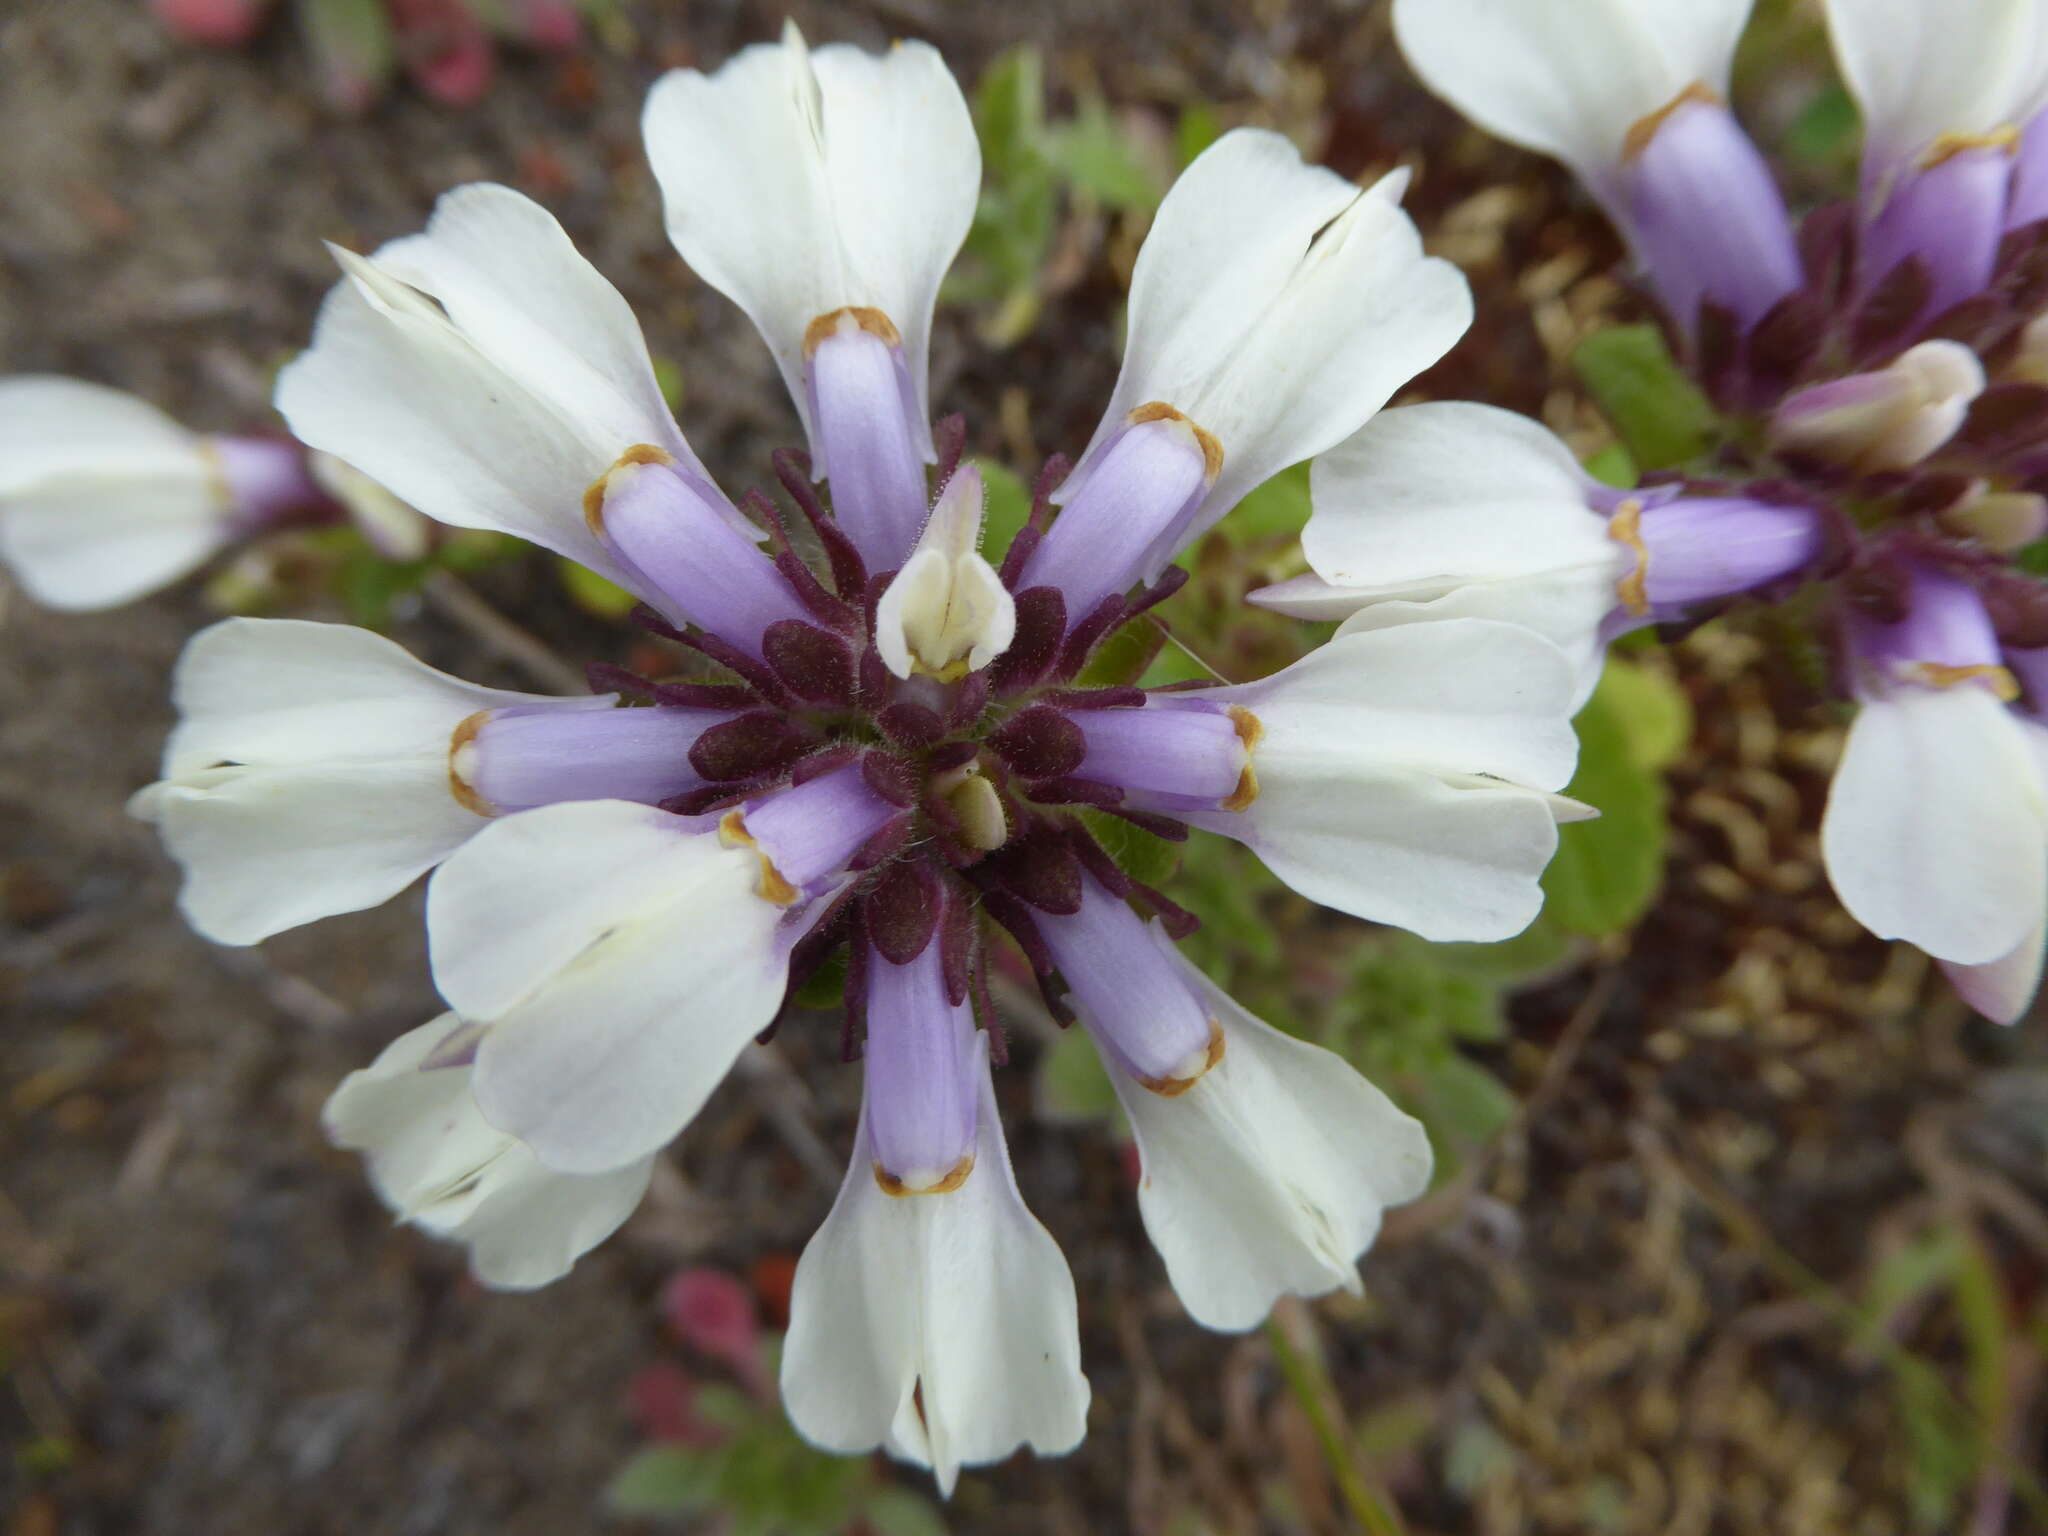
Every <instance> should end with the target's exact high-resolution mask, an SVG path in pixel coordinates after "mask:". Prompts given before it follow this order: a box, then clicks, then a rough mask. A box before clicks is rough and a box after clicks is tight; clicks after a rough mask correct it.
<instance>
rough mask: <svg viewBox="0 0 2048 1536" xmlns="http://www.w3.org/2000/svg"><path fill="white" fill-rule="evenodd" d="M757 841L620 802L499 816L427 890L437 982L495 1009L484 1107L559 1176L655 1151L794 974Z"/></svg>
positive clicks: (456, 1002)
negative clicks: (758, 886)
mask: <svg viewBox="0 0 2048 1536" xmlns="http://www.w3.org/2000/svg"><path fill="white" fill-rule="evenodd" d="M759 869H760V861H759V856H758V855H757V854H755V853H754V852H753V851H752V850H750V849H746V848H728V847H725V846H723V845H722V844H721V842H720V840H719V838H718V837H717V835H716V834H706V833H701V832H693V831H691V830H689V829H688V824H686V823H685V822H684V821H683V820H682V818H680V817H676V816H671V815H669V814H667V813H666V812H663V811H657V810H653V809H651V808H649V807H647V806H643V805H632V804H628V803H627V802H625V801H621V800H586V801H580V802H573V803H567V804H561V805H550V806H544V807H542V808H540V809H539V810H533V811H523V812H521V813H520V814H518V815H516V816H507V817H504V818H502V819H501V820H498V821H494V822H492V823H491V824H490V825H489V826H487V827H485V828H484V830H483V831H482V832H480V833H479V834H477V836H476V837H474V838H472V839H471V840H470V841H469V843H468V844H466V845H465V846H464V847H463V848H462V849H461V851H460V852H459V853H458V854H456V856H455V857H453V858H451V859H449V860H448V862H447V863H445V864H444V865H442V867H441V869H440V871H439V872H438V873H437V874H436V875H435V877H434V881H433V884H432V886H431V887H430V888H429V890H428V894H427V930H428V939H429V943H430V945H431V947H432V952H433V962H434V981H435V984H436V985H437V986H438V987H439V989H440V992H441V995H442V996H443V997H444V998H446V999H447V1000H448V1003H449V1006H451V1007H452V1008H454V1009H455V1010H456V1011H457V1012H458V1013H460V1014H461V1015H462V1016H463V1017H464V1018H467V1019H473V1020H477V1021H479V1022H488V1023H489V1024H491V1025H492V1028H491V1031H490V1033H489V1034H488V1035H487V1036H486V1037H485V1038H484V1042H483V1044H482V1046H481V1047H480V1048H479V1050H478V1054H477V1078H476V1095H477V1102H478V1104H479V1105H480V1106H481V1107H482V1109H483V1112H484V1115H485V1117H486V1118H487V1119H488V1120H489V1121H490V1122H491V1123H492V1124H493V1125H495V1126H497V1127H499V1128H500V1129H501V1130H504V1131H508V1132H510V1133H511V1134H513V1135H515V1136H518V1137H519V1138H520V1139H521V1140H522V1141H525V1142H526V1143H527V1144H528V1145H529V1146H531V1147H532V1148H533V1149H534V1151H535V1153H536V1154H537V1155H538V1156H539V1157H540V1159H541V1160H542V1161H543V1162H544V1163H546V1164H547V1165H548V1166H549V1167H551V1168H554V1169H557V1170H559V1171H560V1172H563V1173H601V1172H604V1171H605V1170H607V1169H612V1168H618V1167H621V1166H623V1165H624V1164H626V1163H629V1162H632V1161H634V1160H636V1159H638V1158H641V1157H644V1156H646V1155H647V1154H648V1153H649V1152H651V1151H653V1150H654V1149H656V1148H657V1147H660V1146H661V1145H662V1144H663V1143H665V1142H667V1141H669V1140H670V1139H671V1138H673V1137H674V1136H675V1135H676V1133H677V1132H678V1131H680V1130H681V1129H682V1128H683V1127H684V1126H685V1125H686V1124H688V1123H689V1121H690V1120H691V1118H692V1117H694V1116H695V1115H696V1113H697V1111H698V1109H699V1108H701V1107H702V1105H703V1103H704V1100H705V1099H706V1098H708V1097H709V1096H710V1093H711V1090H712V1089H713V1088H715V1087H716V1086H717V1085H718V1083H719V1081H720V1079H722V1078H723V1077H724V1076H725V1073H726V1071H727V1069H728V1068H729V1067H731V1065H732V1063H733V1060H734V1059H735V1058H736V1057H737V1056H738V1055H739V1053H740V1051H741V1050H742V1049H743V1048H744V1047H745V1046H746V1044H747V1043H748V1041H750V1040H751V1039H752V1038H753V1037H754V1036H755V1035H757V1034H759V1033H760V1032H761V1030H762V1029H764V1028H766V1027H767V1025H768V1023H769V1022H770V1021H771V1020H772V1019H773V1018H774V1017H775V1012H776V1009H777V1008H778V1007H779V1006H780V1005H781V1002H782V994H783V992H784V990H785V987H786V984H787V980H788V945H789V943H790V942H793V939H794V936H795V935H794V933H787V932H782V931H779V930H782V929H783V928H784V925H783V923H782V918H783V912H782V909H781V908H778V907H775V906H773V905H771V904H770V903H769V902H767V901H764V900H762V899H761V898H760V897H759V896H757V895H756V894H755V890H754V886H755V882H756V880H757V879H758V876H759Z"/></svg>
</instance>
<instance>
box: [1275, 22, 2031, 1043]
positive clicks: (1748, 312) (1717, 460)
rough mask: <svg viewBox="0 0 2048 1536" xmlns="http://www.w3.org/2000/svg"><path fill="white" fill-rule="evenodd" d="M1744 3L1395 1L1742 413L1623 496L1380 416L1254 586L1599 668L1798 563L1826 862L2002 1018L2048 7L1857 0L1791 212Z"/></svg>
mask: <svg viewBox="0 0 2048 1536" xmlns="http://www.w3.org/2000/svg"><path fill="white" fill-rule="evenodd" d="M1749 10H1750V0H1655V3H1650V0H1595V3H1587V0H1511V3H1510V0H1396V4H1395V8H1394V21H1395V28H1396V31H1397V34H1398V36H1399V38H1400V41H1401V44H1402V47H1403V48H1404V50H1405V51H1406V53H1407V55H1408V58H1409V59H1410V61H1411V62H1412V63H1413V64H1414V65H1415V67H1416V69H1417V70H1418V71H1419V72H1420V73H1421V75H1422V76H1423V78H1424V79H1425V81H1427V82H1428V83H1429V84H1430V85H1431V86H1432V87H1433V88H1434V89H1435V90H1436V91H1438V92H1439V93H1440V94H1441V95H1443V96H1445V97H1447V98H1448V99H1449V100H1450V101H1451V102H1452V103H1453V104H1454V105H1456V106H1458V107H1459V108H1460V109H1461V110H1463V111H1464V112H1465V113H1466V114H1467V115H1468V116H1470V117H1471V118H1473V119H1474V120H1475V121H1476V122H1478V123H1480V124H1481V125H1483V126H1485V127H1487V128H1489V129H1491V130H1493V131H1494V132H1496V133H1498V134H1500V135H1502V136H1503V137H1505V138H1508V139H1512V140H1514V141H1515V142H1517V143H1520V144H1523V145H1526V146H1528V147H1530V148H1532V149H1537V150H1540V151H1543V152H1545V153H1547V154H1551V155H1554V156H1556V157H1557V158H1559V159H1560V160H1563V161H1564V162H1565V163H1566V164H1568V165H1569V166H1570V167H1571V168H1572V170H1573V171H1574V172H1575V173H1576V174H1577V176H1578V178H1579V179H1580V181H1581V182H1582V183H1583V184H1584V186H1585V187H1586V189H1587V190H1588V191H1589V192H1590V193H1591V194H1592V195H1593V196H1594V197H1595V198H1596V199H1597V200H1598V201H1599V203H1600V205H1601V206H1602V207H1603V208H1604V209H1605V210H1606V212H1607V213H1608V214H1609V215H1610V217H1611V218H1612V219H1613V220H1614V222H1615V223H1616V225H1617V226H1618V227H1619V228H1620V230H1621V231H1622V233H1623V235H1624V236H1625V238H1626V240H1627V242H1628V245H1629V247H1630V249H1631V250H1632V252H1633V254H1634V257H1635V260H1636V262H1637V264H1638V266H1639V268H1640V270H1641V272H1642V274H1643V276H1644V279H1645V281H1646V283H1647V286H1648V288H1649V289H1650V290H1651V292H1652V293H1653V295H1654V297H1655V299H1656V301H1657V303H1658V304H1659V306H1660V308H1661V311H1662V313H1663V316H1664V319H1665V322H1666V324H1667V327H1668V330H1669V331H1670V333H1671V335H1672V337H1673V340H1674V343H1675V345H1676V347H1677V349H1678V351H1679V352H1680V353H1681V354H1682V355H1683V357H1684V358H1685V359H1686V362H1687V365H1688V367H1689V368H1690V370H1691V371H1692V373H1693V375H1694V377H1695V378H1696V379H1697V380H1698V382H1699V384H1700V385H1701V387H1702V388H1703V389H1704V391H1705V393H1706V394H1707V396H1708V397H1709V398H1710V399H1711V400H1712V401H1713V403H1714V404H1715V405H1716V406H1717V407H1718V408H1719V410H1720V411H1721V413H1722V416H1721V419H1720V423H1719V428H1718V431H1717V433H1716V440H1715V442H1714V444H1713V445H1712V447H1711V449H1710V450H1709V452H1708V453H1707V454H1706V455H1705V456H1704V457H1703V458H1702V460H1701V461H1700V462H1699V463H1698V464H1697V465H1695V466H1693V467H1692V472H1691V473H1689V474H1687V475H1684V476H1675V475H1674V476H1665V477H1662V478H1660V479H1658V480H1657V481H1656V482H1655V483H1647V484H1645V485H1643V486H1641V487H1639V488H1637V489H1633V490H1627V491H1617V490H1614V489H1611V488H1609V487H1607V486H1604V485H1600V484H1598V483H1596V482H1595V481H1593V480H1592V479H1591V478H1590V477H1588V476H1587V475H1586V474H1585V473H1584V472H1582V471H1581V470H1580V468H1579V467H1578V465H1577V463H1576V462H1575V460H1574V459H1573V456H1572V454H1571V453H1570V451H1569V450H1568V449H1566V447H1565V446H1564V445H1563V444H1562V443H1561V442H1559V441H1558V440H1557V439H1556V438H1554V437H1553V436H1552V435H1551V434H1550V433H1549V432H1548V431H1546V430H1545V429H1544V428H1542V427H1541V426H1539V425H1537V424H1536V423H1534V422H1530V421H1527V420H1524V419H1522V418H1519V417H1516V416H1512V415H1509V414H1507V413H1505V412H1501V411H1497V410H1493V409H1490V408H1486V407H1482V406H1476V405H1459V404H1435V405H1422V406H1416V407H1412V408H1409V409H1405V410H1396V411H1391V412H1388V413H1387V414H1385V415H1383V416H1381V417H1380V418H1378V419H1377V420H1376V421H1374V422H1373V423H1371V424H1370V425H1369V426H1367V427H1366V429H1365V430H1364V431H1363V432H1362V433H1360V434H1359V435H1358V436H1357V437H1356V438H1354V439H1353V440H1351V441H1350V442H1348V443H1346V444H1345V445H1344V446H1343V447H1342V448H1341V449H1339V450H1338V451H1337V452H1335V453H1332V454H1329V455H1327V456H1325V457H1324V458H1322V459H1321V460H1320V461H1318V463H1317V464H1316V465H1315V466H1314V470H1313V497H1314V508H1315V510H1314V513H1313V515H1312V517H1311V519H1310V523H1309V526H1308V528H1307V530H1306V532H1305V534H1304V536H1303V549H1304V552H1305V555H1306V557H1307V560H1308V564H1309V566H1310V574H1308V575H1306V576H1303V577H1301V578H1298V579H1296V580H1294V581H1290V582H1287V583H1284V584H1282V585H1280V586H1278V587H1274V588H1269V589H1267V590H1266V591H1265V592H1264V593H1262V594H1258V595H1257V597H1256V600H1258V601H1263V602H1265V603H1267V604H1269V605H1270V606H1272V607H1274V608H1277V609H1280V610H1282V611H1285V612H1290V613H1296V614H1301V615H1304V616H1309V617H1318V618H1341V619H1344V620H1345V623H1344V628H1343V631H1342V632H1345V633H1358V632H1360V631H1363V630H1371V629H1376V628H1378V627H1380V626H1382V625H1386V624H1389V623H1408V622H1412V621H1413V620H1415V619H1418V618H1423V617H1430V616H1451V615H1465V616H1483V617H1490V618H1500V619H1508V620H1512V621H1514V622H1518V623H1523V624H1527V625H1529V626H1531V627H1533V628H1535V629H1537V630H1539V631H1540V632H1542V633H1544V634H1546V635H1548V636H1550V637H1551V638H1552V639H1553V640H1555V641H1556V642H1557V643H1558V644H1559V645H1561V646H1562V647H1563V648H1564V649H1565V650H1566V652H1567V653H1569V654H1570V655H1571V656H1572V657H1573V659H1574V660H1575V661H1576V662H1577V663H1578V664H1579V667H1580V685H1579V686H1580V689H1581V691H1582V692H1584V691H1585V690H1587V689H1589V688H1590V686H1591V683H1592V680H1593V676H1594V674H1595V672H1596V670H1597V668H1598V665H1599V662H1600V658H1601V655H1602V652H1603V650H1604V647H1605V646H1606V644H1607V642H1608V641H1610V640H1612V639H1614V638H1615V637H1616V636H1618V635H1620V634H1622V633H1624V632H1625V631H1627V630H1630V629H1633V628H1636V627H1638V626H1641V625H1646V624H1651V623H1660V622H1668V621H1674V620H1683V619H1698V618H1701V617H1705V616H1708V615H1711V614H1712V613H1714V612H1716V611H1718V609H1719V608H1721V607H1723V606H1725V605H1726V602H1727V600H1729V599H1731V598H1735V597H1738V596H1742V595H1745V594H1750V595H1757V596H1761V597H1763V598H1766V599H1778V598H1784V597H1788V596H1790V595H1791V594H1792V593H1793V592H1794V590H1795V589H1798V590H1799V591H1800V593H1801V605H1800V607H1799V608H1798V609H1797V610H1796V611H1797V612H1798V613H1800V614H1801V615H1811V616H1812V621H1813V623H1814V625H1815V628H1816V633H1817V636H1818V638H1819V639H1820V641H1821V643H1822V644H1824V645H1825V646H1826V647H1827V648H1828V649H1829V652H1830V654H1831V655H1832V656H1833V657H1834V660H1835V675H1836V678H1837V680H1838V683H1839V686H1840V688H1841V691H1842V693H1843V695H1844V696H1845V697H1846V698H1848V699H1850V700H1852V701H1853V702H1854V704H1855V705H1856V711H1857V712H1856V717H1855V722H1854V725H1853V727H1852V729H1851V731H1850V734H1849V742H1848V747H1847V750H1846V753H1845V755H1844V757H1843V760H1842V763H1841V766H1840V769H1839V771H1838V772H1837V775H1836V778H1835V781H1834V785H1833V789H1832V792H1831V795H1830V798H1829V803H1828V808H1827V813H1826V817H1825V821H1824V823H1823V826H1822V848H1823V853H1824V855H1825V859H1826V863H1827V867H1828V872H1829V875H1830V878H1831V879H1832V881H1833V883H1834V885H1835V888H1836V890H1837V892H1838V893H1839V895H1840V896H1841V898H1842V901H1843V903H1844V904H1845V905H1846V906H1847V907H1848V909H1849V910H1850V912H1851V913H1853V914H1854V915H1855V916H1856V917H1857V919H1858V920H1859V921H1861V922H1862V923H1864V924H1865V925H1866V926H1867V927H1869V928H1870V929H1871V930H1872V931H1873V932H1875V933H1877V934H1878V935H1879V936H1880V937H1884V938H1897V939H1905V940H1909V941H1911V942H1912V943H1914V944H1916V945H1918V946H1919V947H1920V948H1922V949H1923V950H1925V951H1926V952H1927V953H1928V954H1930V955H1932V956H1933V957H1934V958H1935V959H1937V960H1938V961H1940V962H1941V963H1942V965H1943V967H1944V968H1945V969H1946V970H1947V972H1948V974H1949V976H1950V978H1951V979H1952V981H1953V982H1954V983H1955V985H1956V986H1957V988H1958V990H1960V991H1961V992H1962V994H1963V995H1964V996H1965V997H1966V998H1967V999H1968V1000H1969V1001H1970V1002H1971V1003H1972V1004H1973V1005H1975V1006H1976V1007H1977V1008H1979V1009H1980V1010H1982V1011H1983V1012H1984V1013H1986V1014H1988V1015H1989V1016H1991V1017H1992V1018H1994V1019H1998V1020H2000V1021H2003V1022H2010V1021H2012V1020H2013V1019H2016V1018H2017V1017H2018V1016H2019V1015H2020V1014H2021V1013H2022V1012H2024V1011H2025V1009H2026V1008H2027V1006H2028V1004H2029V1002H2030V1001H2031V999H2032V997H2033V995H2034V992H2035V990H2036V987H2037V984H2038V980H2039V977H2040V971H2041V961H2042V947H2043V946H2042V935H2043V919H2044V912H2048V780H2044V777H2043V766H2042V765H2043V763H2044V761H2048V759H2044V756H2043V749H2044V747H2048V725H2044V721H2048V665H2044V662H2048V601H2044V595H2048V594H2044V592H2043V589H2042V587H2041V585H2040V583H2039V582H2038V581H2037V580H2036V579H2035V577H2034V576H2033V575H2032V574H2031V572H2030V570H2029V569H2028V568H2027V566H2026V565H2025V564H2024V563H2022V562H2021V561H2019V560H2016V559H2015V556H2016V555H2017V554H2018V552H2019V551H2021V549H2022V548H2023V547H2024V546H2026V545H2029V544H2031V543H2033V542H2034V541H2036V540H2039V539H2040V538H2041V537H2042V535H2043V533H2044V532H2048V501H2044V499H2043V492H2044V490H2048V319H2044V312H2048V116H2044V114H2043V110H2042V109H2043V107H2044V106H2048V6H2043V5H2041V4H2039V3H2037V0H1970V3H1966V4H1955V3H1952V0H1829V3H1828V5H1827V18H1828V23H1829V26H1830V29H1831V32H1832V35H1833V39H1834V44H1835V52H1836V56H1837V58H1838V60H1839V62H1840V65H1841V69H1842V72H1843V75H1844V76H1845V78H1846V79H1847V82H1848V84H1849V87H1850V90H1851V92H1852V93H1853V94H1854V96H1855V97H1856V100H1857V102H1858V104H1859V105H1860V106H1861V108H1862V112H1863V120H1864V124H1865V141H1864V150H1863V167H1862V176H1861V185H1860V189H1859V191H1858V195H1857V197H1856V198H1855V199H1854V201H1853V202H1852V203H1847V204H1842V205H1837V206H1830V207H1823V208H1820V209H1816V210H1814V211H1813V212H1811V213H1810V214H1808V215H1807V216H1806V218H1805V219H1804V221H1803V222H1802V223H1801V224H1799V225H1798V226H1797V227H1796V228H1795V226H1794V224H1793V222H1792V220H1791V218H1790V216H1789V214H1788V213H1787V210H1786V206H1785V203H1784V200H1783V199H1782V197H1781V196H1780V194H1779V191H1778V189H1777V186H1776V183H1775V181H1774V179H1773V177H1772V174H1771V170H1770V167H1769V165H1768V164H1767V162H1766V161H1765V159H1764V157H1763V155H1762V154H1761V153H1760V152H1759V151H1758V149H1757V148H1756V146H1755V145H1754V144H1753V143H1752V142H1751V141H1750V140H1749V138H1748V137H1747V136H1746V135H1745V134H1744V133H1743V131H1742V129H1741V128H1740V127H1739V126H1738V125H1737V123H1736V121H1735V119H1734V117H1733V116H1732V114H1731V113H1730V112H1729V109H1728V107H1727V104H1726V97H1727V92H1728V76H1729V68H1730V62H1731V59H1732V57H1733V54H1734V50H1735V46H1736V43H1737V40H1738V39H1739V37H1740V36H1741V33H1742V31H1743V28H1744V26H1745V25H1746V23H1747V20H1748V15H1749Z"/></svg>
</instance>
